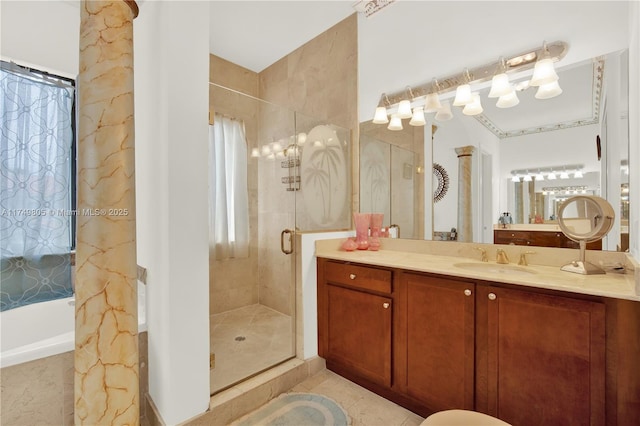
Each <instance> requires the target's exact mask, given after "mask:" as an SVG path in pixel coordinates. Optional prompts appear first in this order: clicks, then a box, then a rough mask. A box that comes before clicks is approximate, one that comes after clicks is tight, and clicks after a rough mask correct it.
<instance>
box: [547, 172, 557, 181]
mask: <svg viewBox="0 0 640 426" xmlns="http://www.w3.org/2000/svg"><path fill="white" fill-rule="evenodd" d="M547 179H549V180H556V174H555V173H554V172H551V173H549V174H548V175H547Z"/></svg>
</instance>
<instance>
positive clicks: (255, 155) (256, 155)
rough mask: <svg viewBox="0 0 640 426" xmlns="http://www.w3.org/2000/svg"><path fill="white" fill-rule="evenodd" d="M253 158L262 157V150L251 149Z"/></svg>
mask: <svg viewBox="0 0 640 426" xmlns="http://www.w3.org/2000/svg"><path fill="white" fill-rule="evenodd" d="M251 156H252V157H254V158H255V157H260V150H259V149H258V148H253V149H251Z"/></svg>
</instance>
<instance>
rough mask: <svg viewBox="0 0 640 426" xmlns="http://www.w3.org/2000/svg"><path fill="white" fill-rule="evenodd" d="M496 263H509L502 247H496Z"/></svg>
mask: <svg viewBox="0 0 640 426" xmlns="http://www.w3.org/2000/svg"><path fill="white" fill-rule="evenodd" d="M496 263H502V264H507V263H509V258H508V257H507V253H506V252H505V251H504V250H503V249H498V251H497V252H496Z"/></svg>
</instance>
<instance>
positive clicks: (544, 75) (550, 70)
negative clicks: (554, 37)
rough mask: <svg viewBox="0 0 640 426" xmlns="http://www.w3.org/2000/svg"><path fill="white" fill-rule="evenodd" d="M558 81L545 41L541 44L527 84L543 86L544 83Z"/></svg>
mask: <svg viewBox="0 0 640 426" xmlns="http://www.w3.org/2000/svg"><path fill="white" fill-rule="evenodd" d="M554 81H558V74H556V70H555V67H554V65H553V59H552V58H551V55H550V53H549V48H548V46H547V42H546V41H545V42H544V43H543V44H542V54H541V55H540V57H539V59H538V60H537V61H536V65H535V67H534V69H533V76H532V77H531V81H530V82H529V85H531V86H543V85H545V84H549V83H553V82H554Z"/></svg>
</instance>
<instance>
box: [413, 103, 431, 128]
mask: <svg viewBox="0 0 640 426" xmlns="http://www.w3.org/2000/svg"><path fill="white" fill-rule="evenodd" d="M409 124H410V125H411V126H424V125H425V124H427V121H426V120H425V119H424V108H422V107H415V108H414V109H413V116H412V117H411V121H409Z"/></svg>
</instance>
